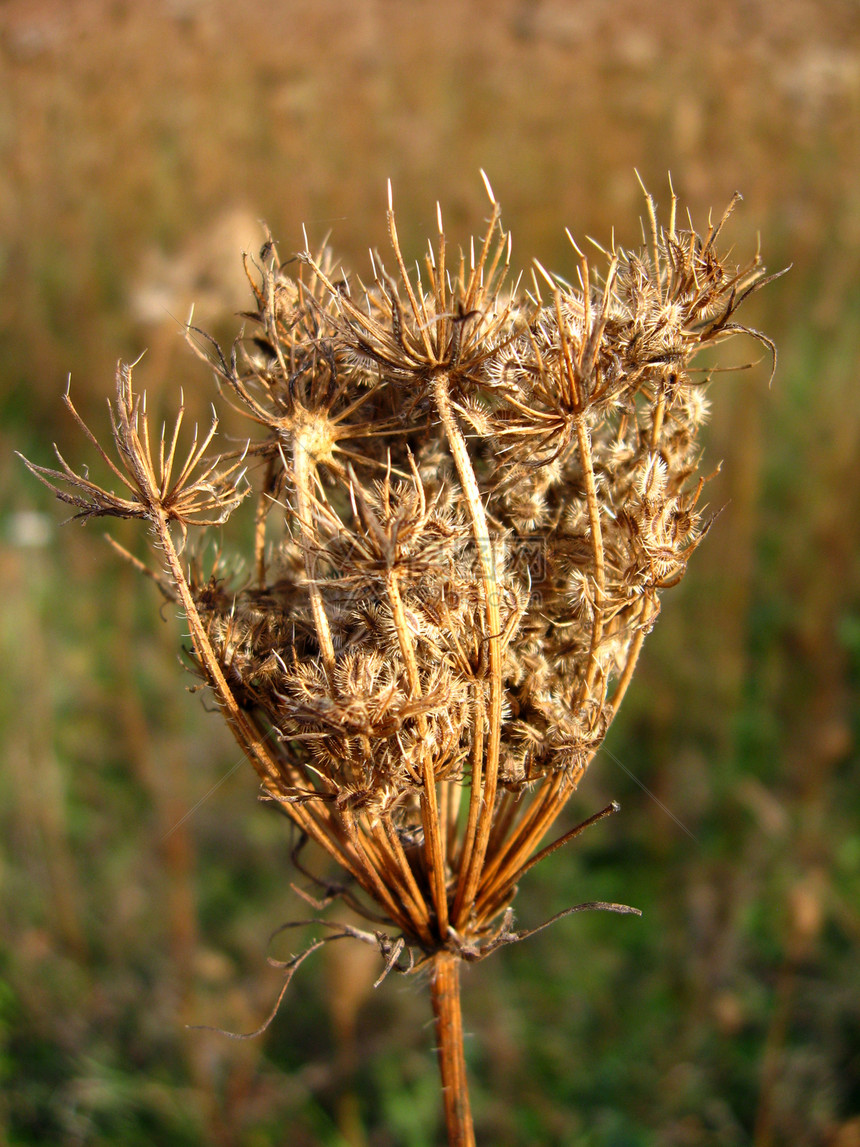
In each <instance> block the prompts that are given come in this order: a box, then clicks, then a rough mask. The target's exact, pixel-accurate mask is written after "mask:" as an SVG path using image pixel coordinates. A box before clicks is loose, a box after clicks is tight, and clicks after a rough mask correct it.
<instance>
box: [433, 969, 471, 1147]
mask: <svg viewBox="0 0 860 1147" xmlns="http://www.w3.org/2000/svg"><path fill="white" fill-rule="evenodd" d="M430 994H431V997H432V1000H433V1014H434V1015H435V1017H436V1048H437V1052H438V1055H439V1071H440V1073H441V1075H442V1096H443V1099H444V1102H445V1124H446V1126H447V1128H448V1143H449V1145H450V1147H475V1131H474V1128H473V1126H472V1112H471V1108H470V1106H469V1085H468V1082H467V1080H466V1060H465V1057H464V1055H463V1015H462V1012H461V1011H460V961H459V959H458V958H457V957H456V956H453V955H452V954H451V953H450V952H444V951H443V952H437V953H436V955H435V956H434V957H433V972H432V976H431V980H430Z"/></svg>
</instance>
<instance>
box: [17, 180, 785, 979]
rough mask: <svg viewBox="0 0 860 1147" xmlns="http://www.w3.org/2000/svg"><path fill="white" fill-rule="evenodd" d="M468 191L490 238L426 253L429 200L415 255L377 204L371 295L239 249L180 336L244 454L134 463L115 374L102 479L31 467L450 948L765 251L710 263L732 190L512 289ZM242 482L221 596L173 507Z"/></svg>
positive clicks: (317, 802) (559, 802)
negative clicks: (99, 535)
mask: <svg viewBox="0 0 860 1147" xmlns="http://www.w3.org/2000/svg"><path fill="white" fill-rule="evenodd" d="M487 190H488V192H489V194H490V202H491V208H492V211H491V217H490V221H489V224H488V227H487V230H486V233H485V235H484V236H483V238H482V239H481V240H480V241H479V242H478V243H477V244H475V243H474V242H473V243H472V246H471V250H470V251H469V252H468V253H463V252H458V253H457V255H456V257H455V258H453V259H450V258H449V251H448V249H447V245H446V239H445V234H444V230H443V227H442V221H441V214H440V218H439V234H438V239H437V241H436V242H435V244H431V246H430V250H429V254H428V257H427V259H426V262H425V266H424V268H423V271H422V270H420V269H418V268H416V269H415V270H414V271H413V272H412V273H410V272H409V271H407V268H406V266H405V264H404V260H403V257H402V254H401V247H400V243H399V240H398V235H397V230H396V223H395V217H394V212H393V209H392V208H391V204H390V201H389V213H388V222H389V231H390V237H391V242H392V250H393V258H394V264H395V266H394V269H393V271H392V272H389V271H388V270H386V268H385V267H384V266H383V264H382V262H381V261H380V260H379V259H378V258H375V259H374V261H373V267H372V275H371V278H370V281H369V283H368V284H367V285H364V284H362V283H361V282H360V281H359V280H358V279H355V278H353V277H351V276H349V275H347V274H345V273H344V272H343V271H342V270H340V269H339V268H338V267H337V266H336V264H335V262H334V260H333V258H332V256H331V254H330V252H328V251H327V250H325V251H322V252H320V253H319V254H317V255H312V254H311V253H310V251H305V252H304V253H303V254H302V255H301V256H299V267H298V274H297V275H295V274H294V271H295V263H294V262H293V263H287V264H282V263H281V262H279V259H278V257H277V254H276V252H275V250H274V248H273V247H272V245H271V244H267V245H266V247H265V248H264V249H263V251H262V252H261V255H260V258H259V260H257V261H249V263H248V271H249V279H250V281H251V283H252V287H253V292H254V298H255V305H254V308H253V310H252V311H251V312H249V313H248V315H247V316H246V318H247V320H248V322H249V324H250V329H248V330H247V331H246V333H245V334H244V335H243V336H242V338H240V340H239V341H238V342H237V344H236V347H235V348H234V351H233V353H232V355H231V356H230V357H229V359H228V358H227V357H226V356H225V355H224V354H222V352H221V351H220V349H219V348H218V347H217V346H216V345H215V344H214V343H213V342H212V340H210V339H208V337H207V336H205V335H203V334H202V332H199V331H196V330H194V329H193V328H192V329H190V332H189V334H190V337H191V340H192V343H193V344H194V345H195V346H196V347H197V349H198V351H199V353H201V354H203V355H205V356H206V357H207V359H208V360H209V361H210V362H211V363H212V364H213V365H214V367H215V370H216V373H217V374H218V376H219V378H220V382H221V385H222V390H223V392H224V393H225V394H226V396H227V397H228V398H229V400H230V401H231V402H232V403H233V404H234V405H236V406H237V407H238V408H240V409H241V411H242V412H243V413H244V414H245V415H247V416H248V417H249V418H250V419H251V421H252V422H253V423H254V424H255V425H256V427H257V428H258V429H257V431H256V432H255V434H254V435H253V436H252V438H251V440H250V441H249V442H248V444H247V446H246V447H245V448H244V450H242V451H241V452H239V453H237V454H233V455H231V454H229V453H225V454H222V455H221V456H219V457H218V459H216V460H215V461H213V460H211V459H210V460H204V459H203V457H202V452H201V451H200V450H199V449H198V448H197V447H194V448H192V451H191V453H190V454H189V456H188V461H187V462H186V464H185V466H183V467H182V468H181V470H180V473H179V476H178V477H176V478H174V476H173V475H174V470H175V467H174V464H173V459H174V454H175V450H176V441H177V436H176V434H174V436H173V439H172V445H170V446H168V447H167V448H166V447H165V445H164V443H163V442H162V445H161V449H160V453H159V457H158V459H157V460H156V459H155V458H154V457H153V452H152V450H151V449H150V445H149V436H148V433H147V432H146V416H145V410H144V409H143V407H142V404H141V401H140V399H139V398H138V397H137V396H136V395H135V394H134V391H133V389H132V384H131V372H130V369H129V368H121V370H120V373H119V376H118V379H119V381H118V398H117V404H116V409H115V412H114V436H115V438H116V440H117V443H118V447H119V457H120V462H121V469H119V468H117V467H115V466H114V467H113V469H114V473H115V474H117V475H118V476H119V477H120V478H121V479H122V481H123V483H124V484H125V486H126V487H127V488H128V489H127V492H126V495H125V496H124V497H123V498H119V497H118V496H117V495H114V494H112V493H110V492H107V491H104V490H101V489H100V488H98V487H95V486H94V485H93V484H92V483H90V482H89V480H88V479H86V478H84V477H79V476H77V475H76V474H75V473H74V472H73V471H72V470H71V469H70V468H69V467H68V466H67V465H66V463H64V462H62V459H61V462H62V466H63V469H62V471H53V470H47V469H45V468H40V467H31V468H32V469H33V470H34V471H36V472H37V473H39V474H40V475H41V476H42V477H43V479H44V480H46V481H48V482H49V484H52V485H53V484H54V483H55V482H57V481H61V482H64V483H65V484H67V485H70V486H71V487H72V490H71V492H66V491H64V492H62V493H61V495H60V496H61V497H64V498H65V499H66V500H67V501H70V502H72V504H74V505H75V506H76V507H77V508H78V510H79V512H80V513H81V514H83V515H84V516H91V515H93V514H114V515H117V514H118V515H121V516H138V517H143V518H147V519H149V520H150V521H151V522H152V523H153V525H154V526H155V530H156V534H157V536H158V540H159V543H160V545H161V547H162V549H163V550H164V551H165V553H166V555H167V559H168V560H167V568H168V577H167V579H166V580H164V582H163V584H164V588H165V592H167V593H168V594H169V595H170V596H172V597H173V598H174V599H176V600H178V601H179V602H180V603H181V604H182V606H183V608H184V610H185V613H186V616H187V617H188V619H189V623H190V628H191V634H192V641H193V651H192V658H193V661H194V664H195V667H196V669H197V670H198V671H199V673H200V675H201V676H202V677H203V678H204V680H205V681H206V682H207V683H208V684H209V685H210V686H211V687H212V688H213V690H214V692H215V694H216V696H217V697H218V700H219V703H220V705H221V707H222V710H223V711H224V713H225V716H226V717H227V719H228V720H229V722H230V724H231V727H232V728H233V731H234V733H235V735H236V737H237V739H238V740H239V743H240V744H241V745H242V747H243V749H244V750H245V752H246V753H247V755H248V757H249V759H250V760H251V762H252V763H253V764H254V766H255V768H256V769H257V772H258V774H259V776H260V778H261V781H262V786H263V795H264V796H265V797H266V798H268V799H272V800H276V801H278V802H280V803H281V804H282V806H283V807H284V809H285V811H286V812H287V813H288V814H289V815H290V816H291V817H292V818H293V819H294V820H295V821H296V822H297V823H298V825H299V826H300V828H301V829H302V830H303V832H304V833H306V834H307V835H308V836H311V837H313V838H314V839H315V840H317V841H318V842H319V843H320V844H322V845H323V846H324V847H325V848H327V849H328V851H329V852H330V853H331V854H332V855H333V856H334V857H335V858H336V859H337V860H338V861H339V862H340V864H342V865H343V866H344V867H345V868H346V869H347V871H348V873H349V874H350V875H351V876H352V877H353V878H354V880H355V881H356V882H357V883H358V885H360V886H361V887H362V888H363V889H364V891H365V892H366V893H367V894H368V895H369V896H370V897H371V898H372V899H373V900H374V901H375V902H376V905H377V908H381V909H382V911H383V912H384V914H385V916H386V918H387V919H388V921H389V922H391V923H393V924H394V925H395V926H396V927H398V928H399V929H400V930H401V931H402V933H403V934H404V936H405V937H406V938H407V939H408V940H409V941H410V942H413V943H417V944H418V945H419V946H421V947H423V949H424V950H425V951H428V952H430V951H433V950H437V949H439V948H441V947H448V948H450V949H451V950H453V951H456V952H457V953H458V954H460V955H463V956H465V957H467V958H477V957H478V956H480V955H481V954H482V952H485V951H486V950H489V948H490V947H491V946H492V944H493V942H494V937H497V936H498V934H499V933H498V924H497V923H494V922H496V921H497V920H498V917H499V915H500V913H502V912H503V910H504V909H505V908H506V907H507V906H508V905H509V904H510V901H511V899H512V897H513V895H514V892H515V886H516V883H517V880H518V879H519V878H520V877H521V875H522V874H523V873H524V871H525V870H526V869H527V868H528V867H530V864H531V863H532V860H533V858H534V856H535V853H536V850H537V849H538V847H539V846H540V843H541V841H542V839H543V838H544V837H545V835H546V833H547V832H548V831H549V829H550V827H551V825H552V823H553V821H554V820H555V819H556V817H557V816H558V814H559V812H560V811H561V808H562V807H563V805H564V803H565V801H566V800H567V798H568V797H569V796H570V794H571V792H572V791H573V790H574V788H575V787H576V785H577V783H578V781H579V779H580V778H581V776H582V773H583V771H584V769H585V768H586V766H587V765H588V763H589V761H590V760H591V759H592V758H593V756H594V754H595V753H596V751H597V749H598V748H599V746H600V744H601V742H602V741H603V738H604V736H605V734H606V731H607V729H608V727H609V724H610V722H611V720H612V718H613V716H614V714H615V712H616V711H617V709H618V706H619V704H620V701H621V698H622V696H623V694H624V692H625V690H626V688H627V686H628V684H629V681H630V678H631V675H632V672H633V669H634V666H635V663H636V658H637V656H638V653H639V649H640V647H641V643H642V640H643V637H644V635H645V634H646V633H647V631H648V630H649V629H650V628H651V626H652V625H653V623H654V620H655V618H656V616H657V613H658V610H659V601H658V596H659V593H660V591H661V590H662V589H664V588H667V587H669V586H671V585H674V584H676V583H677V582H678V581H679V579H680V578H681V577H682V576H683V574H684V572H685V570H686V567H687V562H688V560H689V558H690V555H691V554H692V553H693V551H694V550H695V548H696V547H697V546H698V544H699V542H700V541H701V540H702V537H703V536H704V533H705V531H706V529H707V524H708V523H707V521H706V520H704V519H703V517H702V511H701V508H700V505H699V502H700V495H701V493H702V488H703V482H704V480H703V479H702V478H701V477H699V476H698V465H699V447H698V445H697V436H698V432H699V429H700V427H701V426H702V424H703V422H704V421H705V419H706V417H707V413H708V402H707V399H706V397H705V389H706V384H707V382H708V372H707V371H706V370H704V369H701V368H698V367H696V366H694V365H693V360H694V359H695V357H696V356H697V355H698V353H699V352H700V351H701V350H702V349H703V348H704V347H708V346H712V345H715V344H717V343H719V342H722V341H723V340H725V339H726V338H728V337H730V336H731V335H733V334H736V333H738V332H746V333H748V334H751V335H752V336H753V337H755V338H757V339H759V340H760V341H761V342H763V343H764V344H765V345H766V346H767V347H768V348H770V349H771V350H772V349H773V348H772V345H771V344H770V342H769V341H768V340H767V339H766V338H765V337H764V336H763V335H761V334H760V333H759V332H757V331H753V330H750V329H749V328H746V327H744V326H741V325H740V324H738V323H737V322H736V320H735V312H736V311H737V308H738V307H739V305H740V304H741V303H742V302H743V300H744V299H745V298H746V297H747V296H748V295H749V294H750V293H751V291H753V290H755V289H756V288H757V287H759V286H761V285H762V284H763V283H764V282H766V281H767V280H766V279H765V277H764V273H763V270H762V268H761V266H760V262H759V259H758V256H756V257H755V258H754V259H753V260H752V262H751V263H749V264H748V265H747V266H745V267H740V268H739V267H735V266H731V265H729V264H728V263H727V261H726V260H724V259H723V258H722V257H721V256H720V255H719V254H718V253H717V250H716V243H717V240H718V238H719V236H720V232H721V230H722V227H723V224H724V223H725V221H726V219H727V217H728V215H729V213H730V211H731V209H732V207H733V206H734V202H733V203H732V204H731V205H730V207H729V210H728V211H727V212H726V213H725V215H724V216H723V218H722V219H721V220H720V222H719V223H718V224H716V225H713V226H710V227H709V229H708V230H707V233H706V234H705V235H699V234H697V233H696V232H695V231H694V230H693V228H692V226H690V228H689V229H686V230H684V229H679V228H677V227H676V220H675V203H674V197H673V201H672V210H671V215H670V219H669V221H668V224H667V225H666V226H665V227H661V226H659V224H658V222H657V218H656V212H655V209H654V205H653V202H652V200H651V199H650V197H649V198H648V199H647V205H648V213H649V219H650V243H646V246H645V247H644V249H643V250H642V251H640V252H637V253H631V252H628V251H625V250H622V249H620V248H617V247H616V248H614V249H613V250H612V251H610V252H607V253H605V258H606V263H607V266H606V270H605V271H604V272H603V274H602V275H601V276H600V277H598V276H597V275H596V274H595V273H594V272H593V270H592V268H591V267H590V265H589V263H588V261H587V260H586V259H585V257H584V256H582V255H581V253H579V258H580V263H579V269H578V282H577V284H576V285H575V286H572V285H570V284H568V283H565V282H563V281H561V280H559V279H557V278H555V277H552V276H550V275H548V274H547V273H546V272H545V271H544V270H543V269H542V268H541V267H539V266H537V265H536V267H535V269H534V271H533V272H532V276H531V281H530V283H529V285H528V287H523V285H522V282H521V281H517V282H516V283H513V282H512V281H511V274H510V253H511V246H510V238H509V235H508V234H507V233H506V232H504V231H503V230H502V228H501V225H500V217H499V209H498V205H497V203H496V201H495V197H494V196H493V195H492V192H491V191H490V188H489V184H487ZM577 250H578V249H577ZM69 405H71V404H70V403H69ZM208 441H209V440H208V439H207V445H208ZM103 457H105V458H106V457H107V456H106V455H105V454H104V453H103ZM112 465H113V464H112ZM240 468H241V469H240ZM240 472H241V473H242V474H245V473H247V475H248V480H249V481H250V482H251V483H252V485H253V491H254V496H255V507H256V509H255V522H256V530H255V543H254V559H253V573H252V575H250V576H249V577H247V578H246V580H245V581H244V582H243V583H241V584H235V580H233V581H231V579H229V578H228V577H227V576H226V575H225V574H224V572H223V570H222V569H221V568H220V567H219V566H218V565H216V567H215V568H214V569H212V568H209V569H208V570H207V571H206V572H205V573H204V572H203V565H202V562H201V561H198V560H193V561H192V562H191V563H190V570H189V569H188V568H186V566H185V565H184V564H183V562H182V561H181V560H180V557H179V552H180V548H181V547H180V546H179V545H178V544H176V543H175V540H174V539H175V537H176V525H175V523H178V524H179V526H180V527H181V529H182V530H183V531H184V530H185V529H186V528H187V526H188V525H189V524H190V525H193V524H195V518H194V516H193V514H188V515H185V516H183V513H182V507H184V506H188V507H191V508H192V509H194V510H196V511H197V513H198V517H197V519H196V521H197V522H198V523H199V522H200V520H201V514H205V516H204V517H203V518H202V520H203V522H204V523H209V522H210V521H211V520H212V518H213V517H226V516H227V515H228V514H229V513H230V512H232V510H233V509H234V508H235V506H236V505H237V504H238V502H239V501H240V500H241V498H240V495H241V494H242V493H243V489H244V488H242V487H241V483H240V484H239V486H237V481H236V479H237V475H238V474H239V473H240ZM243 481H244V479H243ZM129 495H130V496H129ZM111 499H114V501H113V502H111ZM172 524H173V525H172ZM171 530H172V532H171ZM544 851H546V850H544ZM494 929H495V931H494Z"/></svg>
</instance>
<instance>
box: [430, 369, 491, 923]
mask: <svg viewBox="0 0 860 1147" xmlns="http://www.w3.org/2000/svg"><path fill="white" fill-rule="evenodd" d="M448 381H449V379H448V376H447V375H446V374H440V375H438V376H437V378H436V382H435V387H434V396H435V399H436V409H437V410H438V412H439V417H440V418H441V420H442V425H443V427H444V429H445V437H446V439H447V440H448V448H449V450H450V451H451V456H452V457H453V459H454V465H455V466H456V467H457V476H458V477H459V479H460V486H461V488H462V490H463V497H464V499H465V501H466V506H467V508H468V512H469V517H470V518H471V520H472V534H473V536H474V539H475V545H476V547H477V551H478V557H479V560H480V564H481V584H482V588H483V591H484V604H485V607H486V610H487V655H488V661H489V678H490V697H489V705H488V710H489V712H488V718H489V721H488V724H489V731H488V735H487V756H486V767H485V770H484V775H483V778H479V777H476V776H473V778H472V793H471V805H470V808H469V822H470V827H471V825H472V824H473V823H475V820H474V818H477V820H476V827H475V837H474V845H472V846H471V850H470V838H469V836H468V832H467V837H466V841H465V843H464V847H463V855H462V857H461V858H460V883H459V886H458V888H457V896H456V900H455V902H454V912H453V916H454V920H455V927H459V926H462V922H463V917H464V915H465V914H467V913H469V912H470V911H471V902H472V900H473V899H474V895H475V890H476V888H477V887H478V881H479V879H480V875H481V866H482V865H483V863H484V857H485V855H486V851H487V843H488V841H489V838H490V829H491V827H492V823H493V808H494V805H495V801H496V785H497V782H498V777H499V750H500V747H501V734H502V648H501V621H500V614H499V589H498V584H497V582H496V569H495V554H494V552H493V545H492V542H491V540H490V531H489V527H488V525H487V515H486V513H485V512H484V504H483V502H482V501H481V491H480V489H479V487H478V481H477V479H476V477H475V471H474V469H473V468H472V462H471V459H470V458H469V451H468V449H467V447H466V440H465V439H464V438H463V434H462V432H461V430H460V427H459V426H458V425H457V421H456V418H455V416H454V412H453V410H452V409H451V399H450V397H449V394H448ZM481 779H482V780H483V785H481V784H480V781H481ZM476 781H477V782H478V784H477V785H476Z"/></svg>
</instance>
